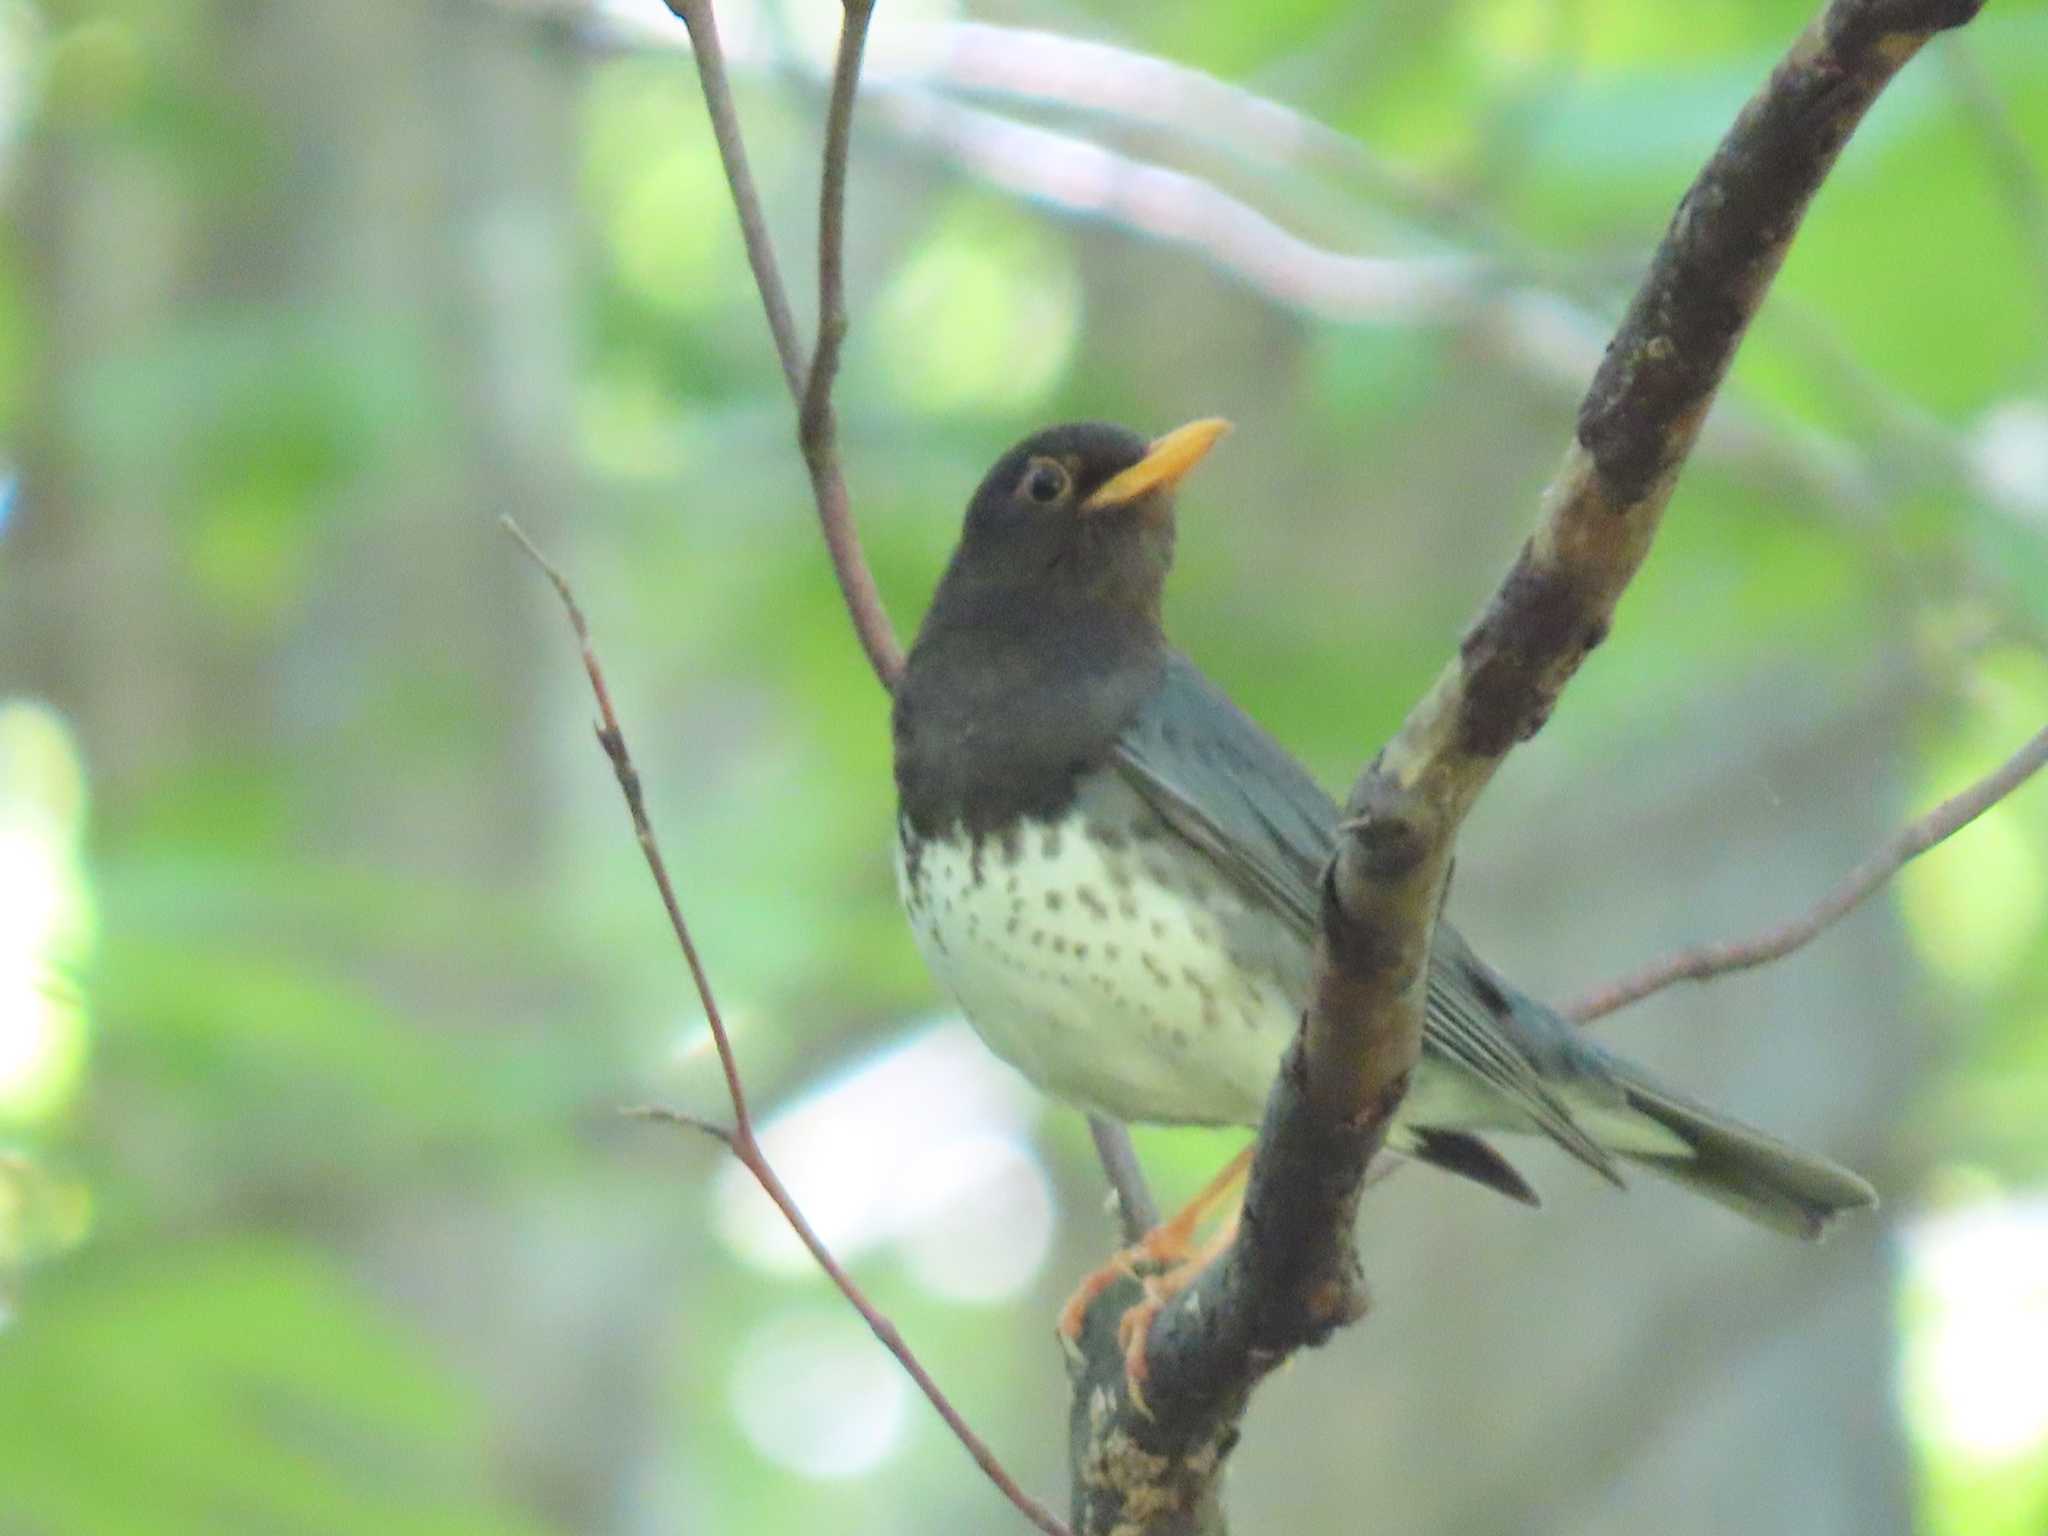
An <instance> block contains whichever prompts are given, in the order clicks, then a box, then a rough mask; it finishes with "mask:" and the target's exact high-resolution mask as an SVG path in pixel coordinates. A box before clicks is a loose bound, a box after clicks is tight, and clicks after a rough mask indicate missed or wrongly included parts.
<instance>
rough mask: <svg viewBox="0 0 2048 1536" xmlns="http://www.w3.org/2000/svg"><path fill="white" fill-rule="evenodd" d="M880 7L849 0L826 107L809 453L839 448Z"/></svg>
mask: <svg viewBox="0 0 2048 1536" xmlns="http://www.w3.org/2000/svg"><path fill="white" fill-rule="evenodd" d="M874 13H875V0H844V19H843V21H842V23H841V28H840V33H839V52H838V55H837V57H836V60H835V62H834V64H833V66H832V97H831V100H830V102H829V103H828V105H827V106H826V109H825V169H824V173H823V174H822V175H821V176H820V177H819V178H818V350H817V352H816V353H815V354H814V355H813V356H812V358H811V374H810V379H809V381H808V382H807V383H806V385H805V387H804V396H803V399H802V401H801V402H800V414H799V419H798V422H797V433H798V437H799V438H800V440H801V441H802V443H803V449H804V457H805V458H807V459H808V458H814V457H817V458H823V457H829V456H830V455H831V453H832V451H833V441H832V438H833V421H832V385H833V381H834V380H836V379H837V378H838V377H839V349H840V347H841V345H842V344H843V343H844V342H845V340H846V170H847V160H848V158H849V157H850V155H851V153H852V147H853V104H854V99H855V97H856V96H857V95H858V93H859V90H860V61H861V55H862V54H863V52H865V50H866V47H867V35H868V23H869V21H870V20H872V19H873V17H874ZM878 670H879V669H878ZM885 681H886V679H885Z"/></svg>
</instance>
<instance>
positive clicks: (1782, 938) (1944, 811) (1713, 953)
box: [1560, 729, 2048, 1024]
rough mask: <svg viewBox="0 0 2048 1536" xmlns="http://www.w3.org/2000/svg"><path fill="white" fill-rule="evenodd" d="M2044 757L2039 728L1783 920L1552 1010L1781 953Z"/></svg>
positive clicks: (1586, 1017)
mask: <svg viewBox="0 0 2048 1536" xmlns="http://www.w3.org/2000/svg"><path fill="white" fill-rule="evenodd" d="M2044 763H2048V729H2043V730H2042V731H2040V732H2039V733H2038V734H2036V735H2035V736H2034V737H2033V738H2032V739H2031V740H2029V741H2028V742H2027V744H2026V745H2025V746H2023V747H2021V748H2020V749H2019V751H2017V752H2015V753H2014V754H2013V755H2012V756H2011V757H2009V758H2007V759H2006V760H2005V761H2004V762H2003V763H2001V764H2000V765H1999V766H1998V767H1996V768H1994V769H1993V770H1992V771H1991V772H1990V773H1987V774H1986V775H1985V776H1984V777H1983V778H1981V779H1979V780H1978V781H1977V782H1976V783H1974V784H1972V785H1971V786H1970V787H1969V788H1968V789H1965V790H1963V791H1962V792H1961V793H1959V794H1956V795H1952V796H1950V797H1949V798H1948V799H1946V800H1944V801H1942V802H1941V804H1939V805H1937V806H1935V807H1934V809H1933V810H1931V811H1929V812H1928V813H1927V814H1926V815H1924V816H1922V817H1920V818H1919V819H1918V820H1916V821H1913V822H1910V823H1908V824H1907V825H1906V826H1904V827H1902V828H1901V829H1900V830H1899V832H1898V833H1897V834H1896V835H1895V836H1894V837H1892V839H1891V840H1890V841H1889V842H1887V843H1886V844H1885V845H1884V846H1883V847H1882V848H1879V849H1878V850H1877V851H1876V852H1875V853H1873V854H1871V855H1870V857H1869V858H1867V859H1865V860H1864V861H1863V862H1862V863H1861V864H1859V865H1857V866H1856V867H1855V868H1854V869H1852V870H1851V871H1850V872H1849V873H1848V874H1847V875H1846V876H1844V877H1843V879H1842V882H1841V883H1840V884H1839V885H1837V886H1836V887H1835V888H1834V889H1833V890H1831V891H1829V892H1828V894H1827V895H1826V896H1824V897H1823V898H1822V899H1821V900H1820V902H1819V903H1818V904H1817V905H1815V906H1814V907H1813V908H1811V909H1810V910H1809V911H1807V912H1805V913H1803V914H1802V915H1800V916H1798V917H1795V918H1793V919H1792V920H1791V921H1790V922H1787V923H1783V924H1780V925H1779V926H1778V927H1776V928H1771V929H1768V930H1766V931H1765V932H1763V933H1760V934H1757V935H1755V936H1754V937H1751V938H1748V939H1742V940H1728V941H1724V942H1722V943H1719V944H1699V945H1695V946H1694V947H1692V948H1691V949H1683V950H1680V951H1679V952H1678V953H1677V954H1675V955H1670V956H1667V957H1666V958H1665V959H1662V960H1658V961H1655V962H1653V963H1652V964H1650V965H1646V966H1644V967H1643V968H1642V969H1641V970H1639V971H1635V972H1633V973H1632V974H1630V975H1627V976H1624V977H1622V978H1621V980H1619V981H1615V982H1610V983H1609V984H1608V985H1606V986H1604V987H1601V988H1599V989H1597V990H1596V991H1593V992H1589V993H1587V994H1586V995H1585V996H1584V997H1582V998H1580V999H1579V1000H1578V1001H1577V1002H1575V1003H1573V1004H1572V1005H1571V1006H1570V1007H1568V1008H1565V1009H1562V1010H1560V1011H1561V1012H1562V1013H1563V1014H1564V1016H1565V1017H1566V1018H1568V1019H1572V1020H1574V1021H1576V1022H1577V1023H1580V1024H1589V1023H1591V1022H1592V1021H1593V1020H1595V1019H1599V1018H1604V1017H1606V1016H1607V1015H1608V1014H1610V1013H1613V1012H1615V1011H1616V1010H1617V1009H1621V1008H1626V1007H1627V1006H1628V1005H1629V1004H1631V1003H1636V1002H1640V1001H1642V999H1644V998H1646V997H1648V996H1649V995H1650V994H1651V993H1653V992H1661V991H1663V990H1664V989H1665V988H1666V987H1668V986H1672V985H1674V984H1675V983H1677V982H1681V981H1705V980H1707V979H1708V978H1709V977H1713V976H1721V975H1725V974H1727V973H1728V972H1730V971H1746V970H1749V969H1750V968H1752V967H1753V966H1759V965H1763V964H1766V963H1767V962H1769V961H1772V960H1778V959H1782V958H1783V957H1784V956H1786V955H1789V954H1791V953H1792V951H1793V950H1795V949H1798V948H1800V947H1801V946H1802V945H1805V944H1808V943H1811V942H1812V941H1813V940H1814V939H1815V938H1817V937H1818V936H1819V935H1820V934H1822V933H1823V932H1825V931H1826V930H1827V929H1829V928H1831V927H1833V926H1834V925H1835V924H1836V923H1838V922H1840V921H1841V920H1842V919H1843V918H1844V917H1846V916H1848V915H1849V913H1851V912H1852V911H1854V910H1855V909H1856V908H1857V907H1858V906H1860V905H1861V904H1862V903H1863V902H1864V901H1865V900H1866V899H1868V898H1869V897H1870V895H1871V894H1872V893H1873V892H1875V891H1876V890H1877V889H1878V888H1879V887H1880V886H1882V885H1883V884H1884V883H1885V882H1886V881H1887V880H1889V879H1891V877H1892V876H1893V875H1895V874H1897V873H1898V872H1899V870H1900V869H1902V868H1903V867H1904V866H1905V865H1906V864H1908V863H1909V862H1911V861H1912V860H1914V859H1916V858H1918V857H1919V856H1920V855H1921V854H1923V853H1925V852H1926V851H1927V850H1928V849H1930V848H1932V847H1933V846H1934V845H1935V844H1936V843H1939V842H1942V841H1944V840H1945V839H1947V838H1949V837H1952V836H1954V835H1955V834H1956V833H1957V832H1960V831H1961V830H1962V829H1963V828H1964V827H1967V826H1968V825H1969V824H1970V823H1971V822H1973V821H1975V820H1976V819H1977V818H1978V817H1979V816H1982V815H1983V814H1984V813H1985V812H1986V811H1988V810H1990V809H1991V807H1992V806H1994V805H1996V804H1998V802H1999V801H2001V800H2003V799H2004V798H2005V797H2006V796H2008V795H2010V794H2011V793H2012V792H2013V791H2014V790H2016V789H2018V788H2019V787H2020V786H2021V785H2022V784H2024V783H2026V781H2027V780H2028V779H2030V778H2032V777H2033V775H2034V774H2035V773H2036V772H2038V771H2039V770H2040V768H2041V766H2042V764H2044Z"/></svg>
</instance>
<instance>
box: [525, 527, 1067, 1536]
mask: <svg viewBox="0 0 2048 1536" xmlns="http://www.w3.org/2000/svg"><path fill="white" fill-rule="evenodd" d="M500 521H501V522H502V523H503V524H504V527H505V531H506V532H507V533H509V534H510V535H511V536H512V537H513V539H515V540H516V541H517V542H518V544H519V547H520V548H521V549H523V550H524V551H525V552H526V555H527V558H528V559H530V560H532V561H533V563H534V564H535V565H536V566H538V567H539V568H540V570H541V573H542V574H543V575H544V576H546V577H547V579H548V580H549V581H550V582H551V583H552V584H553V585H554V589H555V592H556V594H557V595H558V596H559V597H560V598H561V600H562V608H563V610H564V611H565V612H566V613H567V615H568V619H569V627H570V628H571V629H573V630H574V631H575V632H576V643H577V646H578V647H579V648H580V649H581V651H582V654H583V670H584V671H585V673H587V674H588V676H589V678H590V691H591V693H592V695H593V696H594V697H595V698H596V700H597V713H598V723H597V740H598V745H600V746H601V747H603V748H604V753H605V756H606V757H607V758H608V759H610V761H611V765H612V773H613V775H614V776H615V777H616V778H617V779H618V781H619V792H620V793H621V794H622V795H624V796H625V800H626V810H627V812H628V814H629V815H630V816H631V817H632V820H633V835H634V837H635V838H637V839H638V841H639V843H640V852H641V854H642V855H643V856H644V857H645V858H646V860H647V868H648V870H649V872H650V873H651V874H652V875H653V876H654V884H655V888H656V889H657V890H659V891H660V892H661V902H662V906H663V907H664V908H665V909H666V910H667V912H668V920H669V927H670V928H671V929H672V930H673V931H674V933H675V936H676V943H677V944H678V945H680V946H681V948H682V951H683V958H684V959H685V960H686V961H687V962H688V964H689V967H690V979H691V981H692V982H693V983H694V984H695V985H696V988H697V998H698V1001H699V1002H701V1003H702V1004H703V1005H704V1017H705V1020H706V1022H707V1023H708V1024H709V1025H710V1027H711V1040H712V1044H713V1045H714V1046H715V1047H716V1048H717V1051H718V1064H719V1067H720V1068H721V1070H722V1071H723V1072H724V1073H725V1090H726V1095H727V1097H728V1098H729V1099H730V1100H731V1101H732V1117H733V1123H732V1127H731V1128H730V1129H727V1128H725V1127H723V1126H719V1125H714V1124H712V1123H711V1122H709V1121H706V1120H700V1119H698V1118H697V1117H696V1116H694V1115H687V1114H683V1113H681V1112H680V1111H677V1110H671V1109H659V1108H653V1109H640V1110H635V1111H632V1113H634V1114H636V1115H639V1116H641V1117H643V1118H647V1119H653V1120H662V1121H666V1122H668V1123H670V1124H675V1125H683V1126H688V1127H689V1128H690V1129H692V1130H696V1131H701V1132H703V1133H704V1134H706V1135H708V1136H711V1137H713V1138H715V1139H716V1140H718V1141H721V1142H723V1143H724V1144H725V1146H726V1147H727V1148H728V1149H729V1150H730V1151H731V1153H732V1155H733V1156H734V1157H735V1158H736V1159H738V1161H739V1162H740V1164H741V1166H743V1167H744V1168H745V1169H746V1170H747V1172H748V1173H750V1174H751V1175H753V1178H754V1182H755V1183H756V1184H758V1185H760V1187H761V1192H762V1193H763V1194H765V1195H767V1197H768V1198H769V1200H771V1201H772V1202H774V1205H775V1208H776V1210H778V1211H780V1212H781V1213H782V1219H783V1220H784V1221H786V1222H788V1223H789V1226H790V1230H791V1231H793V1232H795V1233H796V1235H797V1237H798V1238H799V1239H800V1240H801V1241H802V1243H803V1245H804V1247H805V1248H807V1249H808V1250H809V1251H810V1255H811V1257H812V1258H813V1259H815V1260H816V1261H817V1264H818V1267H819V1268H820V1269H822V1270H824V1271H825V1273H826V1275H827V1276H828V1277H829V1278H830V1279H831V1281H832V1283H833V1284H834V1285H836V1286H837V1287H838V1288H839V1293H840V1294H841V1295H842V1296H844V1297H845V1298H846V1299H847V1301H848V1302H849V1303H851V1304H852V1306H853V1308H854V1310H855V1311H857V1312H859V1313H860V1315H861V1317H862V1319H863V1320H864V1321H865V1322H866V1323H867V1325H868V1327H869V1329H870V1330H871V1331H872V1332H873V1333H874V1335H875V1337H876V1338H877V1339H879V1340H881V1342H882V1347H883V1348H884V1349H886V1350H888V1351H889V1353H890V1354H892V1355H894V1356H895V1357H896V1361H897V1364H899V1365H901V1366H902V1367H903V1369H904V1371H905V1372H906V1373H907V1374H908V1375H909V1377H910V1379H911V1380H912V1381H914V1382H916V1383H917V1388H918V1390H919V1391H920V1392H922V1393H923V1394H924V1395H925V1399H926V1401H928V1402H929V1403H930V1404H931V1405H932V1407H933V1408H935V1409H936V1410H938V1414H939V1417H940V1418H941V1419H943V1420H945V1422H946V1427H947V1428H948V1429H950V1430H951V1431H952V1432H953V1436H954V1438H955V1439H957V1440H958V1441H959V1442H960V1443H961V1445H963V1446H964V1447H966V1450H967V1454H968V1455H970V1456H972V1457H973V1458H974V1460H975V1464H976V1465H978V1466H979V1467H980V1468H981V1470H982V1471H983V1473H985V1474H986V1475H987V1477H988V1479H989V1481H990V1482H992V1483H994V1484H995V1485H996V1487H997V1488H999V1489H1000V1490H1001V1491H1002V1494H1003V1496H1004V1497H1005V1498H1007V1499H1008V1500H1009V1501H1010V1502H1011V1503H1012V1504H1013V1505H1015V1506H1016V1508H1017V1510H1018V1511H1019V1513H1021V1514H1022V1515H1023V1516H1024V1518H1025V1519H1027V1520H1029V1521H1030V1522H1031V1523H1032V1524H1033V1525H1034V1526H1036V1527H1037V1528H1038V1529H1039V1530H1041V1531H1043V1532H1045V1533H1046V1536H1072V1533H1071V1532H1070V1531H1068V1529H1067V1527H1066V1526H1065V1525H1063V1524H1062V1523H1061V1522H1060V1520H1059V1518H1058V1517H1057V1516H1055V1515H1054V1514H1053V1513H1052V1512H1051V1511H1050V1510H1048V1509H1046V1508H1045V1506H1044V1505H1042V1504H1040V1503H1039V1502H1038V1501H1037V1500H1036V1499H1034V1498H1032V1497H1031V1495H1029V1494H1028V1493H1026V1492H1025V1491H1024V1490H1023V1489H1022V1488H1020V1487H1019V1486H1018V1485H1017V1483H1016V1481H1015V1480H1014V1479H1013V1478H1012V1477H1011V1476H1010V1474H1009V1473H1008V1472H1006V1471H1005V1470H1004V1469H1003V1465H1002V1463H1001V1462H999V1461H997V1460H996V1457H995V1453H994V1452H993V1451H991V1450H990V1449H989V1448H988V1445H987V1444H986V1442H984V1441H983V1440H982V1438H981V1437H980V1436H979V1435H977V1434H976V1433H975V1432H974V1430H973V1429H972V1428H971V1427H970V1426H969V1425H968V1423H967V1421H966V1419H964V1418H963V1417H961V1415H960V1411H959V1409H957V1408H955V1407H954V1406H953V1404H952V1401H951V1399H949V1398H948V1397H947V1396H946V1394H945V1393H944V1392H943V1391H942V1390H940V1388H939V1384H938V1383H937V1382H936V1381H934V1380H933V1379H932V1376H931V1373H930V1372H928V1371H927V1370H926V1369H925V1368H924V1365H923V1362H921V1361H920V1360H919V1359H918V1358H917V1356H916V1355H915V1354H914V1353H913V1352H912V1351H911V1348H910V1346H909V1345H908V1344H907V1343H905V1342H904V1339H903V1335H902V1334H901V1333H899V1332H897V1329H896V1325H895V1324H894V1323H892V1322H890V1321H889V1319H888V1317H887V1316H886V1315H884V1314H883V1312H882V1311H881V1310H880V1309H879V1308H878V1307H876V1306H875V1304H874V1303H873V1302H871V1301H869V1300H868V1298H867V1295H866V1293H865V1292H863V1291H862V1290H861V1288H860V1286H859V1285H858V1284H857V1283H856V1282H855V1280H854V1278H853V1276H851V1275H849V1274H848V1273H847V1272H846V1271H845V1270H844V1269H843V1268H841V1267H840V1264H839V1261H838V1260H837V1259H835V1258H833V1257H832V1253H831V1250H830V1249H828V1248H827V1247H826V1246H825V1244H824V1240H823V1239H821V1238H820V1237H819V1236H818V1234H817V1232H816V1230H815V1229H813V1228H812V1226H811V1224H810V1222H809V1220H808V1219H806V1217H805V1216H804V1213H803V1211H802V1210H801V1209H800V1208H799V1207H798V1205H797V1203H796V1200H795V1198H794V1197H793V1196H791V1194H790V1193H789V1190H788V1189H787V1187H785V1186H784V1184H783V1182H782V1180H781V1179H780V1178H779V1177H778V1176H777V1175H776V1172H775V1170H774V1168H773V1167H771V1166H770V1165H769V1162H768V1158H767V1155H766V1154H765V1153H764V1152H763V1151H762V1149H761V1144H760V1142H759V1140H758V1139H756V1137H755V1135H754V1119H753V1115H752V1114H751V1113H750V1112H749V1110H748V1107H747V1094H746V1087H745V1085H744V1083H743V1081H742V1080H741V1077H740V1068H739V1060H738V1058H737V1057H736V1056H735V1055H734V1053H733V1048H732V1036H731V1034H730V1032H729V1031H728V1030H727V1029H726V1027H725V1016H724V1014H722V1013H721V1012H720V1011H719V1007H718V998H717V996H716V995H715V994H714V993H713V992H712V990H711V979H710V977H709V976H708V975H706V974H705V970H704V964H703V961H702V960H701V959H699V958H698V954H697V945H696V942H695V940H693V939H692V938H691V937H690V925H689V924H688V923H687V922H686V921H685V920H684V918H683V909H682V904H681V903H680V902H679V901H678V900H677V899H676V892H675V883H674V882H673V881H672V880H671V879H670V878H669V873H668V863H667V861H666V860H665V859H663V857H662V854H661V845H660V843H659V842H658V841H657V840H656V839H655V835H654V825H653V823H652V822H651V821H649V820H648V817H647V801H646V797H645V795H644V794H643V792H642V790H641V785H640V773H639V770H638V769H637V768H636V767H635V766H634V764H633V755H632V753H631V751H630V750H629V749H628V748H627V746H626V735H625V732H624V731H623V730H621V729H620V727H619V718H618V715H617V714H616V713H615V712H614V711H613V709H612V698H611V689H610V688H609V687H608V686H606V683H605V676H604V668H603V667H602V666H601V665H600V664H599V662H598V659H597V649H596V647H595V646H594V645H593V644H592V643H591V639H590V626H589V625H588V624H587V623H586V622H585V620H584V617H583V610H582V608H581V606H580V605H578V603H577V601H576V595H575V593H574V592H573V591H572V590H571V589H570V586H569V582H568V579H567V578H566V577H564V576H563V575H562V573H561V572H560V571H559V570H557V569H556V568H555V567H554V566H553V565H552V564H551V563H550V562H549V561H548V559H547V557H546V556H545V555H543V554H542V553H541V552H540V550H539V549H538V548H537V547H536V546H535V545H534V542H533V540H531V539H529V538H528V537H527V536H526V532H525V530H524V529H522V528H521V527H520V526H519V525H518V524H517V523H515V522H513V521H512V519H511V518H509V517H507V518H502V519H500Z"/></svg>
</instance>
